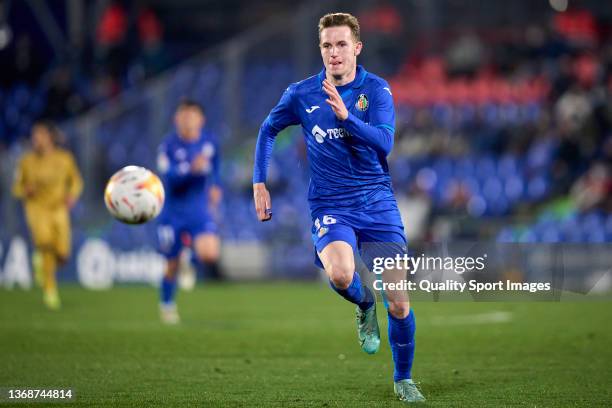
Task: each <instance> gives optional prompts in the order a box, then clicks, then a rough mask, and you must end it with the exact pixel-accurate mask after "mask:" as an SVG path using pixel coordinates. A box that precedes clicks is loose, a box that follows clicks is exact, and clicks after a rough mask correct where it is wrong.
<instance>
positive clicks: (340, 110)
mask: <svg viewBox="0 0 612 408" xmlns="http://www.w3.org/2000/svg"><path fill="white" fill-rule="evenodd" d="M323 91H324V92H325V93H326V94H327V96H328V97H329V98H328V99H326V100H325V102H327V104H328V105H329V106H331V108H332V110H333V111H334V113H335V114H336V117H337V118H338V119H340V120H346V119H347V118H348V115H349V112H348V109H346V105H345V104H344V101H343V100H342V97H341V96H340V94H339V93H338V90H337V89H336V87H335V86H334V84H332V83H331V82H329V81H328V80H327V79H324V80H323Z"/></svg>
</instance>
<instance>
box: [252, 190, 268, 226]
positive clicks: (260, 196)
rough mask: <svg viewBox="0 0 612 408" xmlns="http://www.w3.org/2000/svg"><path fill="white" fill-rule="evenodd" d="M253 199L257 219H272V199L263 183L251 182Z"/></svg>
mask: <svg viewBox="0 0 612 408" xmlns="http://www.w3.org/2000/svg"><path fill="white" fill-rule="evenodd" d="M253 199H254V201H255V212H257V218H258V219H259V221H262V222H263V221H269V220H270V219H272V200H271V199H270V193H269V192H268V189H267V188H266V185H265V184H264V183H255V184H253Z"/></svg>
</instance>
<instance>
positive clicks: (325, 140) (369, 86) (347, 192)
mask: <svg viewBox="0 0 612 408" xmlns="http://www.w3.org/2000/svg"><path fill="white" fill-rule="evenodd" d="M324 79H325V70H324V69H323V71H321V72H320V73H319V74H318V75H315V76H312V77H310V78H308V79H305V80H303V81H301V82H298V83H294V84H291V85H290V86H289V87H288V88H287V89H286V91H285V92H284V93H283V95H282V97H281V99H280V101H279V103H278V104H277V105H276V106H275V107H274V109H272V111H271V112H270V114H269V115H268V117H267V118H266V120H265V121H264V123H263V124H262V126H261V128H260V131H259V136H258V140H257V147H256V152H255V167H254V173H253V182H254V183H258V182H265V180H266V171H267V167H268V162H269V159H270V156H271V152H272V146H273V143H274V138H275V136H276V135H277V134H278V132H280V131H281V130H283V129H284V128H286V127H287V126H291V125H298V124H299V125H301V126H302V130H303V135H304V140H305V142H306V147H307V155H308V160H309V164H310V177H311V179H310V188H309V194H308V200H309V204H310V208H311V212H315V211H316V210H317V209H319V208H344V209H347V210H351V209H359V208H364V207H366V206H368V205H370V204H373V203H376V202H379V201H381V200H394V198H393V191H392V188H391V178H390V176H389V168H388V164H387V159H386V157H387V155H388V154H389V152H390V151H391V148H392V146H393V135H394V132H395V110H394V106H393V97H392V95H391V90H390V87H389V84H388V83H387V82H386V81H385V80H384V79H382V78H380V77H378V76H376V75H374V74H371V73H369V72H367V71H366V70H365V69H363V67H361V66H358V67H357V72H356V76H355V80H354V81H353V82H351V83H349V84H347V85H344V86H338V87H336V88H337V90H338V93H339V94H340V96H341V97H342V99H343V101H344V104H345V105H346V107H347V109H348V111H349V117H348V118H347V119H346V120H344V121H342V120H340V119H338V118H337V117H336V115H335V114H334V112H333V110H332V108H331V107H330V106H329V105H328V104H327V103H326V102H325V100H326V99H327V98H328V96H327V94H326V93H325V92H324V91H323V89H322V81H323V80H324Z"/></svg>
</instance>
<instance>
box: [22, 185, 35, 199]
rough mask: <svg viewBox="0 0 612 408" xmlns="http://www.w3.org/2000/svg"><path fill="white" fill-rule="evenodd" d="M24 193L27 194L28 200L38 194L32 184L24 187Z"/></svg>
mask: <svg viewBox="0 0 612 408" xmlns="http://www.w3.org/2000/svg"><path fill="white" fill-rule="evenodd" d="M23 193H24V194H25V196H26V198H30V197H32V196H34V194H35V193H36V189H35V188H34V186H33V185H32V184H26V185H25V186H24V187H23Z"/></svg>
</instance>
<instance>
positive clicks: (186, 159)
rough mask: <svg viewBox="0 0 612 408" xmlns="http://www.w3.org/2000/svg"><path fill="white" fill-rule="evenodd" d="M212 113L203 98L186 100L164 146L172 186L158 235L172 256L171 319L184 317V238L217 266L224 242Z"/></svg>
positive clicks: (167, 310) (166, 298)
mask: <svg viewBox="0 0 612 408" xmlns="http://www.w3.org/2000/svg"><path fill="white" fill-rule="evenodd" d="M205 123H206V116H205V115H204V109H203V108H202V106H201V105H199V104H198V103H197V102H194V101H190V100H184V101H183V102H181V103H180V104H179V106H178V108H177V110H176V113H175V116H174V124H175V130H174V131H173V132H171V133H170V134H169V135H168V136H167V137H166V139H165V140H164V142H163V143H162V144H161V145H160V147H159V155H158V170H159V174H160V175H161V177H162V181H163V183H164V188H165V190H166V202H165V205H164V209H163V211H162V213H161V215H160V217H159V222H158V227H157V235H158V240H159V249H160V252H161V253H162V254H163V255H164V256H165V257H166V259H167V267H166V271H165V274H164V277H163V278H162V282H161V302H160V315H161V319H162V321H163V322H165V323H169V324H175V323H178V322H179V315H178V311H177V308H176V303H175V301H174V299H175V296H176V281H177V271H178V268H179V254H180V252H181V250H182V248H183V246H184V240H185V239H187V241H188V242H190V244H191V245H192V246H193V250H194V252H195V255H196V258H197V259H198V260H199V261H200V262H202V263H204V264H206V265H207V266H208V267H209V269H213V270H216V269H217V262H218V259H219V251H220V242H219V236H218V235H217V224H216V222H215V217H214V214H215V212H216V210H217V207H218V204H219V201H220V200H221V195H222V192H221V188H220V184H219V151H218V147H217V144H216V142H215V139H214V138H213V137H212V135H211V134H210V133H208V132H206V131H204V125H205Z"/></svg>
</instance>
